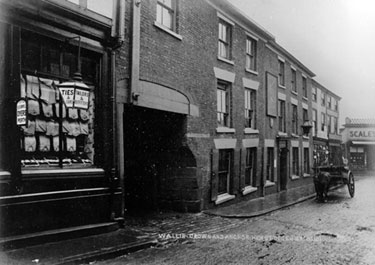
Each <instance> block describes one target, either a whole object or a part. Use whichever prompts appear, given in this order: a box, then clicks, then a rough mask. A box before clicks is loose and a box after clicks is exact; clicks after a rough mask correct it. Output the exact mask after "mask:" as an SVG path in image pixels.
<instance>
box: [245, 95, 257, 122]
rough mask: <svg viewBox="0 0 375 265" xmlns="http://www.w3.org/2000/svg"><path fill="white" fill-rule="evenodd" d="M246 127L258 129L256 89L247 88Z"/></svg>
mask: <svg viewBox="0 0 375 265" xmlns="http://www.w3.org/2000/svg"><path fill="white" fill-rule="evenodd" d="M245 127H246V128H252V129H256V91H255V90H252V89H245Z"/></svg>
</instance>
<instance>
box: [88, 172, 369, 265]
mask: <svg viewBox="0 0 375 265" xmlns="http://www.w3.org/2000/svg"><path fill="white" fill-rule="evenodd" d="M374 187H375V176H366V177H364V176H358V177H356V194H355V197H354V198H350V196H349V192H348V189H347V187H346V186H344V187H342V188H340V189H338V190H335V191H331V192H330V193H329V198H328V201H327V202H326V203H317V202H315V201H314V200H308V201H305V202H303V203H300V204H297V205H295V206H292V207H289V208H286V209H284V210H280V211H276V212H274V213H271V214H268V215H265V216H261V217H257V218H251V219H227V218H221V217H212V216H206V215H202V214H200V215H198V216H199V217H197V220H198V221H197V222H196V223H194V222H193V221H191V220H188V219H186V223H188V224H189V226H190V229H188V230H186V227H185V230H183V229H182V228H181V227H179V226H177V225H176V227H175V228H174V229H171V230H170V231H171V234H164V236H165V237H167V238H164V239H162V238H159V241H160V243H159V244H158V245H157V246H156V247H153V248H150V249H145V250H141V251H138V252H135V253H131V254H129V255H126V256H122V257H118V258H116V259H113V260H106V261H100V262H99V261H97V262H93V263H92V264H98V265H99V264H100V265H101V264H113V265H115V264H264V265H266V264H298V265H301V264H340V265H343V264H356V265H359V264H369V265H370V264H375V193H374ZM180 222H181V221H180ZM172 225H173V224H172ZM164 231H166V230H164ZM182 231H185V233H189V234H183V233H184V232H182ZM189 236H190V237H191V236H195V237H196V238H195V239H193V238H189ZM171 237H173V238H171ZM177 237H182V238H180V239H177ZM183 237H188V238H183ZM203 237H206V238H203Z"/></svg>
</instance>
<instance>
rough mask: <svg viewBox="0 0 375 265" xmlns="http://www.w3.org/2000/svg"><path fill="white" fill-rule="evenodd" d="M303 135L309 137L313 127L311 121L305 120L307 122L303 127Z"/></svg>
mask: <svg viewBox="0 0 375 265" xmlns="http://www.w3.org/2000/svg"><path fill="white" fill-rule="evenodd" d="M301 127H302V132H303V135H308V134H309V133H310V130H311V128H312V127H313V126H312V123H311V121H309V120H305V122H304V123H303V124H302V125H301Z"/></svg>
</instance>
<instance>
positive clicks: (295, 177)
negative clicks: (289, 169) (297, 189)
mask: <svg viewBox="0 0 375 265" xmlns="http://www.w3.org/2000/svg"><path fill="white" fill-rule="evenodd" d="M290 179H291V180H297V179H299V176H297V175H291V176H290Z"/></svg>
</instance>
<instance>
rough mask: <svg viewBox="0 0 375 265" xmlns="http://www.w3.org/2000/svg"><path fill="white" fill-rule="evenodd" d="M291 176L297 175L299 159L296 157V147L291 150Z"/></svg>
mask: <svg viewBox="0 0 375 265" xmlns="http://www.w3.org/2000/svg"><path fill="white" fill-rule="evenodd" d="M292 175H294V176H298V175H299V157H298V147H293V148H292Z"/></svg>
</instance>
